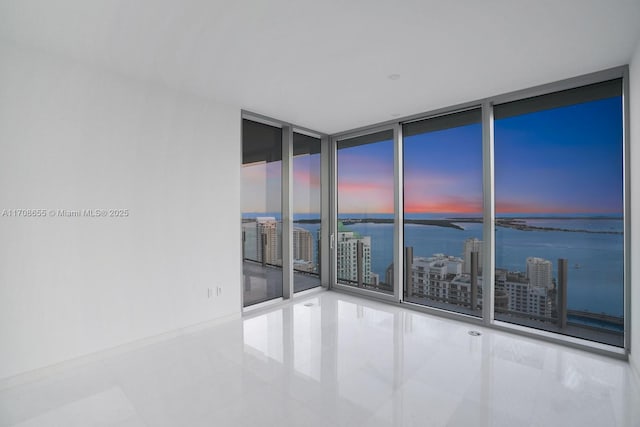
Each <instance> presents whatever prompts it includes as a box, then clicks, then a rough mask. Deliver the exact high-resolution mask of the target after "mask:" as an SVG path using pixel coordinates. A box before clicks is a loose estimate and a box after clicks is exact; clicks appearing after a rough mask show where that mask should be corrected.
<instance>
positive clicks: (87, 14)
mask: <svg viewBox="0 0 640 427" xmlns="http://www.w3.org/2000/svg"><path fill="white" fill-rule="evenodd" d="M0 38H5V39H10V40H12V41H13V42H15V43H18V44H22V45H28V46H32V47H37V48H41V49H45V50H50V51H54V52H58V53H61V54H64V55H66V56H70V57H72V58H74V59H77V60H81V61H87V62H91V63H93V64H95V65H99V66H101V67H107V68H109V69H111V70H114V71H117V72H120V73H125V74H128V75H132V76H134V77H136V78H142V79H145V80H150V81H154V82H157V83H160V84H164V85H167V86H170V87H172V88H176V89H179V90H185V91H188V92H192V93H196V94H199V95H201V96H206V97H210V98H214V99H216V100H218V101H220V102H223V103H226V104H230V105H234V106H238V107H240V108H244V109H247V110H250V111H253V112H256V113H261V114H265V115H268V116H271V117H274V118H278V119H282V120H287V121H290V122H293V123H296V124H298V125H301V126H305V127H308V128H311V129H315V130H318V131H321V132H326V133H334V132H338V131H343V130H347V129H351V128H355V127H359V126H363V125H368V124H373V123H376V122H381V121H386V120H389V119H392V118H393V116H392V115H394V114H396V115H401V116H404V115H409V114H415V113H419V112H422V111H428V110H431V109H435V108H440V107H446V106H450V105H454V104H457V103H461V102H467V101H472V100H475V99H480V98H483V97H487V96H492V95H497V94H501V93H505V92H509V91H512V90H517V89H523V88H526V87H530V86H533V85H538V84H542V83H548V82H552V81H555V80H560V79H563V78H567V77H572V76H576V75H580V74H585V73H588V72H592V71H598V70H601V69H605V68H609V67H613V66H617V65H622V64H626V63H628V62H629V59H630V55H631V53H632V52H633V49H634V47H635V44H636V42H637V41H638V39H639V38H640V0H458V1H455V0H450V1H445V0H441V1H434V0H419V1H416V0H393V1H384V0H0ZM0 60H1V59H0ZM390 74H400V76H401V78H400V79H398V80H391V79H389V78H388V76H389V75H390Z"/></svg>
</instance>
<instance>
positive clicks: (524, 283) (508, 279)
mask: <svg viewBox="0 0 640 427" xmlns="http://www.w3.org/2000/svg"><path fill="white" fill-rule="evenodd" d="M538 259H539V258H538ZM527 261H528V260H527ZM498 290H500V291H502V292H504V293H506V294H507V295H508V302H507V304H506V306H505V307H502V308H504V309H506V310H508V311H511V312H518V313H523V314H530V315H534V316H538V317H544V318H551V314H552V310H553V306H552V304H553V301H552V298H550V296H549V288H547V287H544V286H535V285H532V284H531V281H530V280H529V279H528V278H527V277H526V274H523V273H520V272H513V271H508V270H506V269H502V268H496V292H497V291H498Z"/></svg>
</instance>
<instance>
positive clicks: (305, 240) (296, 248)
mask: <svg viewBox="0 0 640 427" xmlns="http://www.w3.org/2000/svg"><path fill="white" fill-rule="evenodd" d="M293 259H294V260H301V261H307V262H313V236H312V235H311V232H310V231H308V230H305V229H304V228H300V227H294V228H293Z"/></svg>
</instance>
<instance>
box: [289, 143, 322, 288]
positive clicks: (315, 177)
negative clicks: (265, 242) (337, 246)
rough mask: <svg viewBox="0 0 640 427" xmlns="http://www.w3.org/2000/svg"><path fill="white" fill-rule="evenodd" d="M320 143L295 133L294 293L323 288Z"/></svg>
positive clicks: (293, 166) (293, 196)
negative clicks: (321, 276)
mask: <svg viewBox="0 0 640 427" xmlns="http://www.w3.org/2000/svg"><path fill="white" fill-rule="evenodd" d="M320 148H321V140H320V138H316V137H313V136H309V135H304V134H302V133H298V132H294V133H293V162H292V163H293V164H292V168H293V180H292V182H293V194H292V198H293V272H294V275H293V290H294V292H300V291H304V290H307V289H311V288H315V287H317V286H320V262H321V259H320V235H321V233H320V229H321V211H320V207H321V206H320V205H321V194H320V190H321V188H320V181H321V180H320V163H321V156H320Z"/></svg>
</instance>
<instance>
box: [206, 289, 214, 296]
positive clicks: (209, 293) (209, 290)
mask: <svg viewBox="0 0 640 427" xmlns="http://www.w3.org/2000/svg"><path fill="white" fill-rule="evenodd" d="M212 295H213V290H212V289H211V288H207V298H211V296H212Z"/></svg>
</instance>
